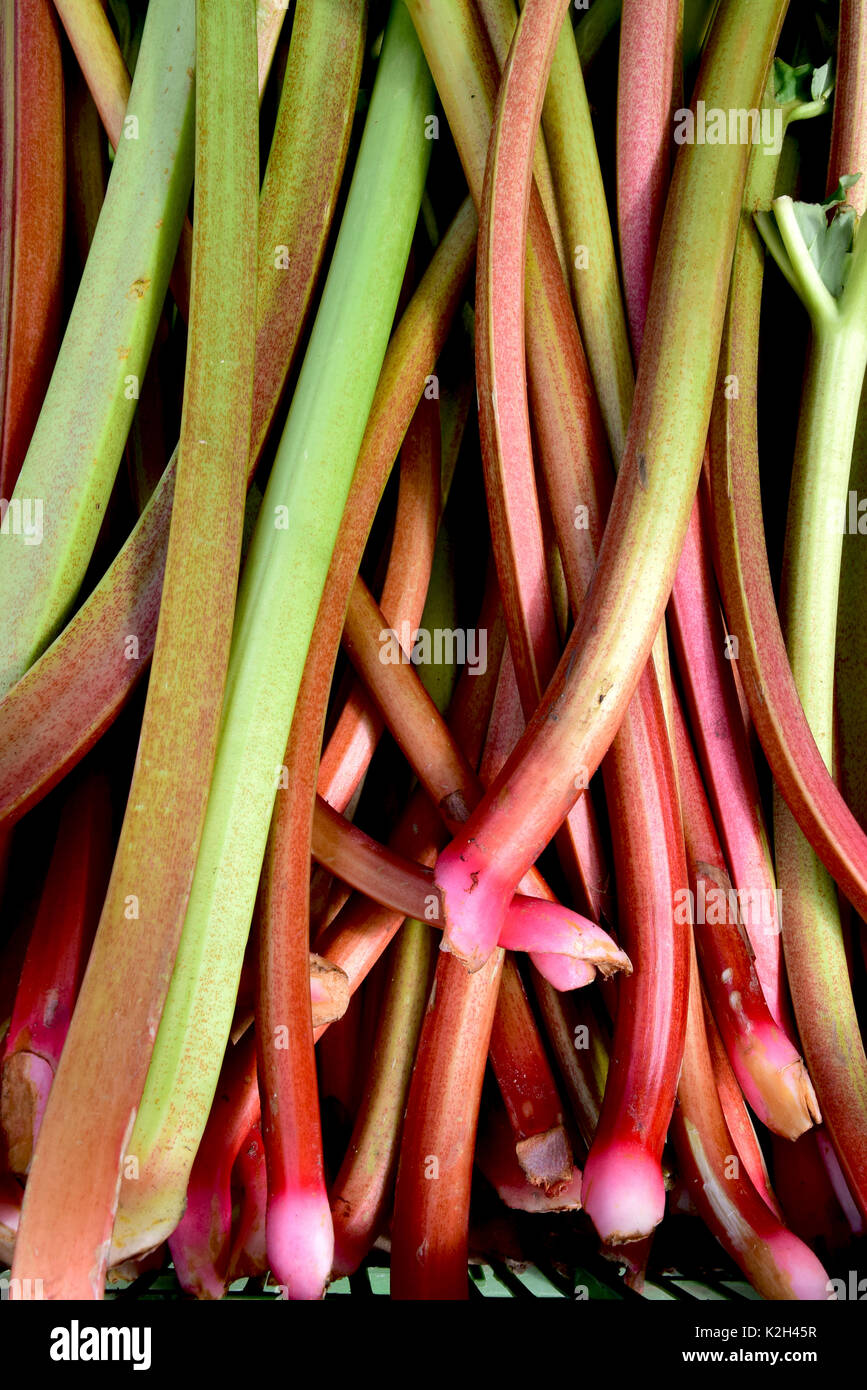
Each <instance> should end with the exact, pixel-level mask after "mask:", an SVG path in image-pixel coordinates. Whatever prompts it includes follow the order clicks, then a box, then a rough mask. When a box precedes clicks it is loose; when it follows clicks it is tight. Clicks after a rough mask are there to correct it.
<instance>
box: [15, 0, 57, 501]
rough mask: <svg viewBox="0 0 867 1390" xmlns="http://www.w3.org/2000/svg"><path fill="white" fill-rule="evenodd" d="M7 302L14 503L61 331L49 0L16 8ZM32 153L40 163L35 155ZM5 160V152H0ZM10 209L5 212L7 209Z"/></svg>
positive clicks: (25, 1) (53, 35) (24, 1)
mask: <svg viewBox="0 0 867 1390" xmlns="http://www.w3.org/2000/svg"><path fill="white" fill-rule="evenodd" d="M12 8H13V13H12V15H11V26H10V27H11V28H12V29H13V31H14V60H13V66H12V68H11V69H10V68H9V67H7V68H6V72H7V75H8V74H10V73H11V75H12V78H13V82H14V110H13V111H12V112H11V113H10V116H11V125H10V127H9V132H8V133H7V135H6V137H5V138H7V139H8V138H9V135H10V133H14V134H13V138H14V165H13V168H12V170H10V172H11V173H12V180H13V194H12V200H11V202H10V203H9V204H6V203H4V206H3V217H4V221H5V219H6V217H7V215H8V216H9V221H10V227H9V230H8V233H7V235H8V234H11V239H12V240H11V267H10V269H11V297H10V302H9V319H8V329H7V332H8V338H7V343H6V353H7V355H6V362H5V375H0V391H3V392H4V399H3V409H2V427H0V497H2V498H4V499H6V500H8V499H9V498H11V496H12V491H13V489H14V487H15V483H16V480H17V478H18V474H19V471H20V469H21V465H22V463H23V462H24V455H25V454H26V452H27V446H28V445H29V443H30V437H31V435H32V433H33V427H34V425H35V424H36V421H37V419H38V417H39V411H40V409H41V407H42V400H43V397H44V395H45V390H46V387H47V385H48V381H49V378H50V376H51V371H52V368H53V366H54V356H55V353H56V351H57V343H58V337H59V332H60V311H61V294H62V279H63V233H64V209H65V206H66V164H65V149H64V138H63V70H62V66H61V61H60V36H59V32H58V26H57V17H56V15H55V13H54V7H53V6H52V4H51V0H15V4H14V7H12ZM34 151H38V156H37V157H34ZM4 158H5V152H4ZM7 209H8V211H7Z"/></svg>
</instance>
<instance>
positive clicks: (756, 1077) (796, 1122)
mask: <svg viewBox="0 0 867 1390" xmlns="http://www.w3.org/2000/svg"><path fill="white" fill-rule="evenodd" d="M744 1065H745V1066H746V1068H747V1070H748V1071H749V1074H750V1076H751V1078H752V1079H753V1081H754V1083H755V1085H756V1087H757V1090H758V1097H757V1098H754V1097H753V1096H752V1095H748V1096H747V1099H748V1100H749V1102H750V1104H751V1105H752V1106H753V1108H754V1109H755V1111H756V1114H757V1115H758V1116H759V1118H760V1119H761V1121H762V1122H763V1124H765V1125H767V1127H768V1129H770V1130H772V1131H773V1132H774V1134H779V1135H781V1136H782V1138H783V1139H793V1140H794V1139H797V1138H798V1137H799V1136H800V1135H801V1134H804V1133H806V1131H807V1130H808V1129H811V1128H812V1126H813V1125H814V1124H816V1125H818V1124H821V1123H822V1112H821V1110H820V1109H819V1101H818V1099H817V1096H816V1092H815V1091H814V1089H813V1083H812V1081H811V1080H810V1077H809V1074H808V1072H807V1068H806V1066H805V1064H804V1062H803V1060H802V1059H801V1058H800V1057H797V1058H796V1059H795V1060H794V1061H789V1062H786V1063H785V1064H784V1065H782V1066H780V1065H775V1064H774V1059H773V1057H769V1056H768V1055H767V1053H766V1051H765V1050H764V1049H761V1048H754V1049H753V1050H752V1051H749V1052H747V1053H746V1056H745V1057H744Z"/></svg>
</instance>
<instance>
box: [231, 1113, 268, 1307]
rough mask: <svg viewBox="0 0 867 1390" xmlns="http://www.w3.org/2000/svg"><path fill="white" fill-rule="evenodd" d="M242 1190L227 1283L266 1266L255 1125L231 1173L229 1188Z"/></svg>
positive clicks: (260, 1147)
mask: <svg viewBox="0 0 867 1390" xmlns="http://www.w3.org/2000/svg"><path fill="white" fill-rule="evenodd" d="M236 1186H237V1187H239V1188H240V1189H241V1196H240V1203H241V1210H240V1212H239V1214H238V1223H237V1226H236V1228H235V1233H234V1236H233V1239H232V1253H231V1254H230V1256H229V1268H228V1273H227V1275H226V1283H227V1284H233V1283H234V1281H235V1280H236V1279H244V1278H247V1279H249V1278H253V1279H255V1278H258V1277H259V1276H260V1275H262V1274H264V1273H265V1272H266V1270H267V1268H268V1254H267V1250H266V1246H265V1211H266V1206H267V1199H268V1183H267V1172H266V1168H265V1146H264V1144H263V1143H262V1132H261V1130H260V1128H259V1126H258V1125H254V1126H253V1128H252V1129H251V1130H250V1132H249V1134H248V1135H247V1137H246V1139H245V1140H244V1142H243V1144H242V1145H241V1149H240V1152H239V1154H238V1157H237V1158H236V1160H235V1167H234V1169H233V1172H232V1187H233V1188H235V1187H236Z"/></svg>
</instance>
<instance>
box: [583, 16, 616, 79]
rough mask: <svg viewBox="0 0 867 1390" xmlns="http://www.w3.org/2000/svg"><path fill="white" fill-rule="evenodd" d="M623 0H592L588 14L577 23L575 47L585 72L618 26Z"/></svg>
mask: <svg viewBox="0 0 867 1390" xmlns="http://www.w3.org/2000/svg"><path fill="white" fill-rule="evenodd" d="M622 8H623V3H622V0H590V8H589V9H588V10H587V13H586V14H582V15H579V17H578V23H577V24H576V25H575V47H576V49H577V50H578V60H579V62H580V63H581V68H582V70H583V71H584V72H586V71H587V69H588V68H589V67H590V64H591V63H592V62H593V59H594V58H595V57H596V55H597V53H598V52H599V50H600V48H601V47H602V45H603V44H604V42H605V40H606V39H607V38H608V35H609V34H610V33H611V31H612V29H615V28H616V27H617V23H618V21H619V19H620V11H621V9H622Z"/></svg>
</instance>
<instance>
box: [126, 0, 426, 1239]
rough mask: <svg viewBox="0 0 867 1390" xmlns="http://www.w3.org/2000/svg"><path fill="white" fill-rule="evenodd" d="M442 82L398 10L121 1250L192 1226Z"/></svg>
mask: <svg viewBox="0 0 867 1390" xmlns="http://www.w3.org/2000/svg"><path fill="white" fill-rule="evenodd" d="M432 109H433V89H432V85H431V81H430V76H429V73H428V71H427V67H426V65H425V62H424V58H423V55H422V52H421V49H420V47H419V45H418V42H417V40H416V38H415V35H414V33H413V29H412V25H411V24H410V22H409V19H408V17H407V15H406V11H405V9H404V6H403V4H402V3H396V4H395V5H394V6H393V8H392V12H391V17H390V19H389V23H388V28H387V30H386V35H385V40H384V43H383V47H382V56H381V58H380V64H379V70H378V72H377V77H376V82H375V85H374V91H373V96H372V99H371V106H370V110H369V113H368V117H367V121H366V124H365V131H364V136H363V139H362V143H361V149H360V151H359V155H358V162H357V164H356V169H355V173H354V176H353V180H352V186H351V188H350V192H349V197H348V200H347V205H346V211H345V213H344V216H343V221H342V224H341V228H340V233H339V236H338V240H337V245H336V247H335V251H334V257H333V260H332V263H331V267H330V270H329V274H328V279H327V282H326V286H325V290H324V292H323V296H322V301H321V303H320V307H319V312H318V314H317V317H316V322H315V324H314V327H313V332H312V335H311V339H310V344H309V347H308V349H307V353H306V356H305V359H304V364H303V367H302V369H301V374H300V377H299V380H298V385H297V387H296V389H295V394H294V396H293V400H292V406H291V408H290V412H289V418H288V420H287V423H286V428H285V431H284V433H283V437H282V439H281V442H280V446H279V448H278V451H277V456H276V459H275V462H274V467H273V470H272V473H271V477H270V479H269V482H268V488H267V490H266V493H265V498H264V501H263V504H262V509H261V512H260V514H259V519H258V522H257V525H256V530H255V533H254V536H253V541H252V544H251V547H250V551H249V554H248V557H247V562H246V565H245V569H244V573H243V577H242V582H241V588H240V593H239V597H238V607H237V614H236V622H235V631H234V634H233V639H232V654H231V659H230V664H229V675H228V680H227V687H226V697H225V702H224V709H223V722H222V729H221V735H220V744H219V748H218V752H217V760H216V765H215V769H214V777H213V780H212V784H211V792H210V799H209V802H208V813H207V817H206V820H205V827H204V832H203V835H202V843H201V849H200V852H199V858H198V863H197V866H196V873H195V877H194V879H193V884H192V890H191V894H190V903H189V908H188V911H187V918H186V923H185V928H184V933H183V937H182V940H181V945H180V949H179V951H178V957H177V962H176V966H175V973H174V976H173V979H172V986H171V989H170V991H169V996H168V999H167V1001H166V1007H165V1010H164V1012H163V1018H162V1022H161V1025H160V1031H159V1035H158V1038H157V1043H156V1047H155V1050H154V1057H153V1061H152V1064H151V1069H150V1071H149V1073H148V1080H147V1084H146V1086H145V1091H144V1095H143V1097H142V1103H141V1107H140V1109H139V1112H138V1116H137V1119H136V1123H135V1129H134V1131H133V1134H132V1138H131V1140H130V1144H129V1152H130V1154H132V1155H134V1156H135V1157H136V1158H137V1159H138V1166H139V1175H140V1176H139V1180H138V1181H125V1182H124V1183H123V1185H122V1189H121V1195H120V1205H119V1209H118V1217H117V1221H116V1223H115V1234H114V1255H115V1257H116V1258H121V1256H120V1255H119V1252H121V1251H123V1252H129V1253H132V1252H133V1251H139V1250H144V1249H148V1248H150V1247H151V1246H153V1245H154V1244H156V1243H157V1242H158V1241H159V1240H161V1239H162V1238H163V1237H164V1236H165V1235H167V1234H168V1233H169V1232H170V1231H171V1230H172V1229H173V1228H174V1226H175V1225H176V1224H177V1221H178V1220H179V1218H180V1215H181V1212H182V1210H183V1202H184V1192H185V1189H186V1183H187V1178H188V1175H189V1170H190V1165H191V1164H192V1161H193V1158H194V1156H195V1151H196V1147H197V1144H198V1142H199V1139H200V1137H201V1134H202V1132H203V1130H204V1126H205V1122H206V1120H207V1115H208V1110H209V1107H210V1104H211V1100H212V1097H213V1094H214V1089H215V1087H216V1084H217V1077H218V1071H219V1059H220V1057H221V1056H222V1053H223V1050H224V1047H225V1042H226V1038H227V1037H228V1035H229V1030H230V1027H231V1020H232V1010H233V1006H234V1001H235V995H236V993H237V988H238V980H239V977H240V971H241V964H242V960H243V954H244V947H245V944H246V939H247V933H248V929H249V925H250V920H251V916H252V912H253V906H254V902H255V897H256V887H257V883H258V879H259V872H260V869H261V867H262V860H263V856H264V852H265V844H266V840H267V836H268V826H269V822H270V819H271V811H272V808H273V804H274V796H275V793H276V790H277V787H278V785H279V775H280V767H281V762H282V758H283V753H284V750H285V748H286V742H287V738H288V734H289V725H290V722H291V719H292V713H293V709H294V704H295V698H296V695H297V691H298V686H299V683H300V680H301V674H302V670H303V667H304V661H305V658H306V654H307V648H308V646H309V643H310V637H311V632H312V627H313V623H314V621H315V618H316V613H317V609H318V606H319V600H320V597H321V594H322V590H323V587H324V583H325V578H326V575H327V572H328V567H329V563H330V559H331V553H332V550H333V548H334V543H335V540H336V536H337V531H338V527H339V524H340V518H341V515H342V512H343V507H344V505H345V502H346V497H347V494H348V491H349V486H350V483H351V480H352V473H353V469H354V467H355V462H356V459H357V456H358V451H359V447H360V445H361V440H362V437H363V434H364V427H365V424H366V421H367V417H368V414H369V411H370V406H371V402H372V400H373V395H374V391H375V389H376V384H377V379H378V376H379V372H380V368H381V366H382V361H383V357H384V355H385V350H386V346H387V342H388V335H389V331H390V329H391V324H392V320H393V318H394V312H395V307H396V305H397V299H398V293H399V290H400V285H401V280H402V278H403V273H404V269H405V266H406V261H407V257H408V255H409V248H410V242H411V238H412V233H413V229H414V226H415V222H416V218H417V216H418V210H419V207H420V204H421V197H422V191H423V188H424V182H425V177H426V174H427V166H428V159H429V154H430V142H429V141H428V140H426V139H425V117H426V116H427V115H428V114H430V112H431V111H432Z"/></svg>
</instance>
